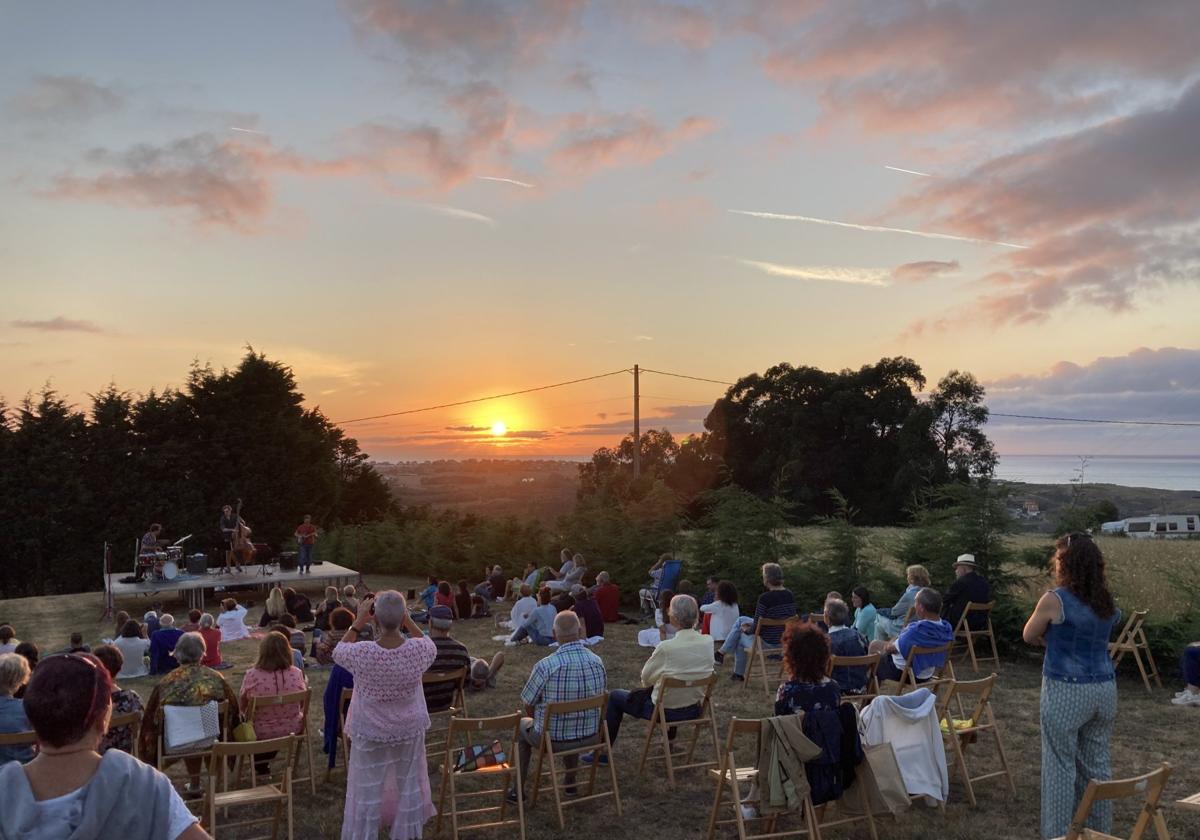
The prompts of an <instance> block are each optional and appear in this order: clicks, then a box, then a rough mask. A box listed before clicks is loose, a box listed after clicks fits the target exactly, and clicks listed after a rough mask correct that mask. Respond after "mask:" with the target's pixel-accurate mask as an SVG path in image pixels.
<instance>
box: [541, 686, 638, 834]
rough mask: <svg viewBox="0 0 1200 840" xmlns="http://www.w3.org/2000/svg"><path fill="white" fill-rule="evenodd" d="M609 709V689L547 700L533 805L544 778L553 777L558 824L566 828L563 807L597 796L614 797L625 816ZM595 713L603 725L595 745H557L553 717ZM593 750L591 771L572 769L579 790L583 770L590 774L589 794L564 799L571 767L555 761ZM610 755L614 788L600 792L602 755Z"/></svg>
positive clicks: (598, 732)
mask: <svg viewBox="0 0 1200 840" xmlns="http://www.w3.org/2000/svg"><path fill="white" fill-rule="evenodd" d="M607 710H608V692H607V691H606V692H604V693H603V694H597V695H596V696H595V697H589V698H587V699H586V700H573V701H570V702H564V703H547V704H546V717H545V719H544V722H543V724H542V740H541V743H540V744H539V745H538V757H537V769H536V770H535V771H534V774H533V793H532V795H531V796H530V799H529V804H530V806H531V807H532V806H534V805H537V801H538V793H539V792H540V790H541V785H542V777H543V776H549V778H550V789H551V791H552V792H553V794H554V807H555V809H556V810H557V811H558V827H559V828H560V829H565V828H566V827H567V823H566V820H565V818H564V816H563V808H564V807H566V806H568V805H579V804H581V803H583V802H590V801H591V800H594V799H605V798H607V797H609V796H611V797H612V798H613V802H614V803H615V804H616V807H617V816H618V817H619V816H621V792H620V789H619V788H618V787H617V765H616V762H615V761H614V760H613V752H612V741H611V740H610V739H609V737H608V722H607V720H606V718H605V712H606V711H607ZM593 711H594V712H595V713H596V714H598V715H599V718H598V720H599V722H600V728H599V729H598V730H597V732H596V740H595V742H593V743H591V744H587V745H584V746H580V747H575V748H573V749H562V748H556V747H555V746H554V742H553V741H551V740H550V720H551V719H552V718H554V717H556V716H558V715H566V714H579V713H581V712H593ZM587 752H590V753H591V754H592V756H593V758H592V763H591V768H590V770H589V769H588V768H587V767H586V766H584V767H582V768H580V767H576V768H575V769H573V770H571V771H569V772H571V773H572V774H574V775H575V776H576V779H575V785H574V787H575V789H576V790H578V789H579V788H578V785H579V783H580V782H579V778H578V777H579V775H580V770H582V771H583V772H584V774H588V780H587V793H585V794H583V795H582V796H575V797H573V798H571V799H566V800H565V801H564V798H563V795H564V791H565V789H566V775H567V773H568V770H567V768H566V767H565V766H564V767H563V768H562V769H561V770H559V768H558V765H557V764H555V761H554V760H555V759H556V758H565V757H567V756H572V755H573V756H576V758H577V759H578V756H580V755H582V754H583V753H587ZM602 755H603V756H606V757H607V759H608V774H609V777H610V780H611V782H612V789H611V790H607V791H600V792H599V793H597V792H596V774H597V773H598V772H599V768H600V767H601V766H602V765H601V762H600V756H602ZM543 758H545V759H547V762H546V763H547V766H546V768H545V770H543V769H542V761H543ZM559 773H562V774H563V784H562V785H560V784H559V779H558V774H559Z"/></svg>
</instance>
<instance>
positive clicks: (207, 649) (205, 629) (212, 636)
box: [196, 613, 233, 671]
mask: <svg viewBox="0 0 1200 840" xmlns="http://www.w3.org/2000/svg"><path fill="white" fill-rule="evenodd" d="M196 632H197V633H199V634H200V635H201V637H203V639H204V658H203V659H202V660H200V664H201V665H203V666H204V667H206V668H212V669H213V670H214V671H223V670H225V669H226V668H232V667H233V663H225V662H222V661H221V628H220V627H217V620H216V619H215V618H213V616H212V613H203V614H202V615H201V616H200V629H199V630H197V631H196Z"/></svg>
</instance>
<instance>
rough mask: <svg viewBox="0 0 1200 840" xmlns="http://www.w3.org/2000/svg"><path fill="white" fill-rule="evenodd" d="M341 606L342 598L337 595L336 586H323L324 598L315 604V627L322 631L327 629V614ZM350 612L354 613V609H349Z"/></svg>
mask: <svg viewBox="0 0 1200 840" xmlns="http://www.w3.org/2000/svg"><path fill="white" fill-rule="evenodd" d="M340 606H342V599H341V598H340V597H338V590H337V587H336V586H326V587H325V600H323V601H322V602H321V603H319V604H317V612H316V619H315V620H316V629H317V630H319V631H320V632H322V633H324V632H325V631H326V630H328V629H329V616H330V615H332V614H333V611H334V610H336V609H337V608H338V607H340ZM350 614H351V615H353V614H354V610H350Z"/></svg>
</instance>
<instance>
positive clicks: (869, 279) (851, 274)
mask: <svg viewBox="0 0 1200 840" xmlns="http://www.w3.org/2000/svg"><path fill="white" fill-rule="evenodd" d="M738 262H740V263H741V264H742V265H746V266H750V267H751V268H757V269H758V270H759V271H762V272H764V273H766V274H770V275H773V276H775V277H791V278H792V279H794V280H815V281H817V282H822V283H851V284H854V285H857V286H886V285H888V278H889V276H890V274H889V273H888V272H887V271H885V270H884V269H882V268H853V267H847V266H840V265H781V264H780V263H772V262H763V261H762V260H746V259H742V258H740V257H739V258H738Z"/></svg>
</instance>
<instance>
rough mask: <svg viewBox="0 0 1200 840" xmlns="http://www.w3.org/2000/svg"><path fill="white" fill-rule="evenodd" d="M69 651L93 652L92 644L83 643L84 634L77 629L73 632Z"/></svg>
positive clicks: (68, 647)
mask: <svg viewBox="0 0 1200 840" xmlns="http://www.w3.org/2000/svg"><path fill="white" fill-rule="evenodd" d="M66 652H67V653H91V652H92V647H91V645H85V644H84V643H83V634H82V633H80V632H78V631H76V632H75V633H72V634H71V643H70V644H69V645H67V650H66Z"/></svg>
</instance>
